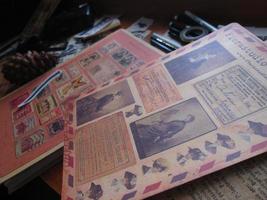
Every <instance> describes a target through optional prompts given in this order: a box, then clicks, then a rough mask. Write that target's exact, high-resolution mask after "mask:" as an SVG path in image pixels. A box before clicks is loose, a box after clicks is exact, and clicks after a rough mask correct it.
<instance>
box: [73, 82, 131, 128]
mask: <svg viewBox="0 0 267 200" xmlns="http://www.w3.org/2000/svg"><path fill="white" fill-rule="evenodd" d="M134 102H135V101H134V98H133V95H132V93H131V90H130V87H129V85H128V83H127V81H122V82H119V83H117V84H115V85H112V86H110V87H108V88H106V89H103V90H100V91H98V92H96V93H94V94H91V95H89V96H86V97H83V98H81V99H79V100H78V101H77V102H76V119H77V125H78V126H79V125H82V124H84V123H86V122H89V121H92V120H94V119H96V118H99V117H102V116H104V115H106V114H109V113H112V112H113V111H115V110H118V109H121V108H123V107H126V106H128V105H131V104H133V103H134Z"/></svg>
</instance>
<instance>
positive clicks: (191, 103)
mask: <svg viewBox="0 0 267 200" xmlns="http://www.w3.org/2000/svg"><path fill="white" fill-rule="evenodd" d="M130 127H131V131H132V134H133V137H134V141H135V144H136V148H137V151H138V154H139V157H140V159H143V158H146V157H149V156H151V155H153V154H156V153H160V152H162V151H164V150H167V149H169V148H171V147H174V146H176V145H179V144H182V143H184V142H186V141H188V140H191V139H193V138H196V137H198V136H200V135H203V134H205V133H208V132H211V131H213V130H215V129H216V125H215V124H214V123H213V122H212V120H211V119H210V118H209V116H208V115H207V113H206V112H205V111H204V110H203V108H202V107H201V105H200V103H199V102H198V100H197V99H196V98H191V99H188V100H186V101H184V102H182V103H179V104H176V105H174V106H172V107H170V108H167V109H165V110H163V111H160V112H158V113H155V114H152V115H150V116H147V117H145V118H143V119H140V120H137V121H135V122H133V123H131V124H130Z"/></svg>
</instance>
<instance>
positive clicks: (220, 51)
mask: <svg viewBox="0 0 267 200" xmlns="http://www.w3.org/2000/svg"><path fill="white" fill-rule="evenodd" d="M266 67H267V46H266V44H264V43H263V42H262V41H260V40H259V39H258V38H257V37H256V36H254V35H252V34H251V33H250V32H248V31H247V30H245V29H244V28H242V27H241V26H240V25H238V24H235V23H233V24H230V25H228V26H226V27H223V28H221V29H220V30H218V31H216V32H213V33H211V34H210V35H208V36H206V37H204V38H203V39H201V40H199V41H196V42H194V43H192V44H189V45H187V46H185V47H183V48H181V49H178V50H176V51H174V52H172V53H171V54H169V55H167V56H164V57H162V59H161V60H158V61H156V62H153V63H150V64H149V65H147V66H146V67H145V68H142V69H141V70H139V72H137V73H135V74H133V75H132V76H131V77H127V78H125V79H121V80H118V81H116V82H113V83H111V84H108V85H106V86H105V87H104V88H101V89H98V90H96V91H93V92H90V93H87V94H83V95H81V96H80V97H79V98H78V99H76V100H75V101H73V102H72V103H71V102H69V108H70V109H69V110H68V111H66V115H67V116H68V119H69V121H68V123H67V130H66V133H65V143H64V171H63V188H62V200H74V199H75V200H90V199H93V200H101V199H104V200H119V199H121V200H128V199H143V198H146V197H149V196H151V195H154V194H156V193H159V192H162V191H164V190H167V189H169V188H172V187H175V186H178V185H181V184H183V183H185V182H188V181H191V180H193V179H196V178H198V177H201V176H204V175H206V174H209V173H212V172H214V171H217V170H219V169H222V168H225V167H227V166H230V165H233V164H235V163H237V162H240V161H242V160H245V159H248V158H250V157H253V156H255V155H257V154H260V153H263V152H266V150H267V112H266V111H267V110H266V107H267V68H266Z"/></svg>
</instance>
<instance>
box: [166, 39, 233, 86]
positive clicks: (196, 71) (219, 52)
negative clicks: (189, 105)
mask: <svg viewBox="0 0 267 200" xmlns="http://www.w3.org/2000/svg"><path fill="white" fill-rule="evenodd" d="M235 59H236V58H235V57H234V56H233V55H231V53H229V52H228V51H227V50H226V49H225V48H224V47H223V46H222V45H221V44H220V43H219V42H217V41H214V42H211V43H209V44H207V45H205V46H203V47H200V48H198V49H196V50H193V51H191V52H189V53H187V54H185V55H182V56H179V57H177V58H174V59H173V60H170V61H168V62H166V63H165V66H166V68H167V70H168V71H169V73H170V75H171V76H172V78H173V79H174V81H175V82H176V84H177V85H179V84H182V83H184V82H186V81H189V80H191V79H193V78H195V77H197V76H200V75H202V74H205V73H207V72H209V71H211V70H214V69H216V68H218V67H222V66H224V65H226V64H228V63H230V62H232V61H234V60H235Z"/></svg>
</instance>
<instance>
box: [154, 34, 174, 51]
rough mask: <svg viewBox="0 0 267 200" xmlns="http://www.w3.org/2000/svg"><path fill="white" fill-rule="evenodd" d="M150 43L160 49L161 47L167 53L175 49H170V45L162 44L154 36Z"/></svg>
mask: <svg viewBox="0 0 267 200" xmlns="http://www.w3.org/2000/svg"><path fill="white" fill-rule="evenodd" d="M150 43H151V44H152V45H153V46H155V47H158V48H159V49H161V50H162V51H164V52H165V53H169V52H171V51H173V50H172V49H170V48H169V47H166V46H164V45H162V44H161V43H160V42H158V41H157V40H154V39H153V38H151V41H150Z"/></svg>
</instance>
